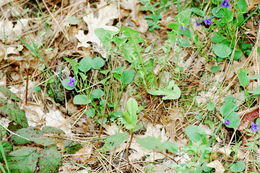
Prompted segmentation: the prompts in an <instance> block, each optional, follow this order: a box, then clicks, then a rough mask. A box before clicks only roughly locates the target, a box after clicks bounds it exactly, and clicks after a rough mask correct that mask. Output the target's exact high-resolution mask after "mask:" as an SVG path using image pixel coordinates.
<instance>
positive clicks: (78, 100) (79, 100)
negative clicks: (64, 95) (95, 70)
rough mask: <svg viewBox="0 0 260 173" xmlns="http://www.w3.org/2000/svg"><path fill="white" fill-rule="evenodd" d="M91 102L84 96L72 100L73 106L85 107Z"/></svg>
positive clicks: (76, 96)
mask: <svg viewBox="0 0 260 173" xmlns="http://www.w3.org/2000/svg"><path fill="white" fill-rule="evenodd" d="M90 102H91V100H90V99H89V98H88V97H87V96H86V95H82V94H80V95H75V96H74V98H73V103H74V104H75V105H87V104H89V103H90Z"/></svg>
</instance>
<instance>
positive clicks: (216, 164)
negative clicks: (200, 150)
mask: <svg viewBox="0 0 260 173" xmlns="http://www.w3.org/2000/svg"><path fill="white" fill-rule="evenodd" d="M207 167H210V168H214V169H215V173H224V172H225V168H224V167H223V165H222V164H221V162H220V161H218V160H214V161H213V162H210V163H208V164H207Z"/></svg>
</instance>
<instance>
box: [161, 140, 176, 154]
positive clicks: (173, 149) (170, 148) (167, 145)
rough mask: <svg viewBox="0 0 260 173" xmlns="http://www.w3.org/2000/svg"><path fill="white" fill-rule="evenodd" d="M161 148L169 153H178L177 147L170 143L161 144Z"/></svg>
mask: <svg viewBox="0 0 260 173" xmlns="http://www.w3.org/2000/svg"><path fill="white" fill-rule="evenodd" d="M162 147H163V148H165V149H166V150H168V151H169V152H171V153H177V152H178V145H177V144H175V143H172V142H163V143H162Z"/></svg>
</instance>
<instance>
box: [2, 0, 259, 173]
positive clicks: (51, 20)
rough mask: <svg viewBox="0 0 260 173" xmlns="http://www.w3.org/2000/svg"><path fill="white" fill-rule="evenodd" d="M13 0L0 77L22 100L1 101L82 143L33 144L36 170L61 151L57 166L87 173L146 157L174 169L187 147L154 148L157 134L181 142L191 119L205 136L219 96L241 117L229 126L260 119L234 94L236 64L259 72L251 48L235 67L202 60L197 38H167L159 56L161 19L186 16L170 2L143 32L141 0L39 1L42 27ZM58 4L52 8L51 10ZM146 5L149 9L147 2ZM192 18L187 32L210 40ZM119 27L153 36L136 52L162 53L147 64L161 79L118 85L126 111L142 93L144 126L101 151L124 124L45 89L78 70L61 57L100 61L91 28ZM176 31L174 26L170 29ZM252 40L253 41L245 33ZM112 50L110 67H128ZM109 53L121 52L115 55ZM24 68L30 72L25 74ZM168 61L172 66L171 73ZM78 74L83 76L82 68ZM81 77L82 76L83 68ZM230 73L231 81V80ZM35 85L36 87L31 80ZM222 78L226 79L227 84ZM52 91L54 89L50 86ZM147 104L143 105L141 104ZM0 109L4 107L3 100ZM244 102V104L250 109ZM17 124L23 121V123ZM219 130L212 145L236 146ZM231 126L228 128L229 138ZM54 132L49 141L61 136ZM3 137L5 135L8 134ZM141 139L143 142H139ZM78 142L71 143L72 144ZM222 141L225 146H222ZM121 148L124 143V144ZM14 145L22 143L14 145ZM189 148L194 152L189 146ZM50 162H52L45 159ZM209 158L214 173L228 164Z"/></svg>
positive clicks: (8, 124)
mask: <svg viewBox="0 0 260 173" xmlns="http://www.w3.org/2000/svg"><path fill="white" fill-rule="evenodd" d="M13 2H14V1H5V2H2V1H0V6H1V7H2V8H3V9H7V10H5V12H4V13H3V15H4V16H5V17H4V19H1V20H0V29H1V30H0V40H1V41H2V42H1V45H0V46H1V47H0V63H1V64H0V65H1V66H0V75H1V78H0V85H1V86H3V87H7V88H9V89H10V91H12V92H13V93H15V94H16V95H17V96H18V97H19V98H20V99H21V100H22V101H18V100H17V102H16V101H15V99H11V100H8V104H11V105H13V107H12V108H17V110H18V108H19V110H20V111H22V112H24V114H25V115H26V119H27V121H28V125H29V126H31V127H35V128H36V129H43V128H44V127H45V126H50V127H56V128H58V129H61V130H63V131H64V132H65V135H60V136H59V138H64V140H66V139H70V140H73V141H74V142H76V143H77V144H79V145H80V148H79V150H78V151H76V152H74V153H72V154H66V153H62V152H58V151H57V150H56V149H55V147H54V148H44V147H42V146H41V147H39V146H37V147H38V148H37V150H40V151H41V152H38V151H37V152H38V153H37V152H36V151H34V149H33V150H32V152H33V153H34V154H35V155H33V156H30V157H28V159H31V158H32V157H35V158H36V157H37V158H38V157H40V158H39V169H40V170H41V171H56V170H57V169H58V167H59V166H60V164H61V157H62V156H61V155H60V153H62V154H63V157H64V158H66V159H64V161H63V165H62V166H61V167H60V169H59V170H60V172H72V171H75V172H81V171H82V172H84V169H85V170H92V171H101V172H102V171H103V172H104V171H108V169H109V170H110V171H112V170H114V171H115V170H117V171H118V170H120V171H121V170H122V172H123V171H126V170H128V171H129V168H128V167H127V166H125V165H126V164H127V163H128V164H130V165H131V166H132V168H130V171H133V172H134V171H136V172H138V171H139V172H143V171H144V170H146V169H148V168H149V163H152V162H153V163H156V164H154V165H152V166H151V169H154V170H155V172H160V171H162V170H163V172H167V171H169V172H170V171H173V170H174V169H171V168H172V167H173V166H172V165H175V164H176V163H179V164H187V163H190V162H191V158H192V157H191V155H190V154H187V153H185V152H177V153H172V152H170V150H169V148H168V149H167V150H164V151H160V152H158V150H157V149H158V148H157V147H158V146H157V145H159V144H162V143H164V142H176V143H177V144H178V147H179V148H182V147H184V146H187V145H188V144H189V142H188V139H187V137H186V136H185V134H184V133H185V130H184V128H185V127H187V126H188V125H191V124H195V125H198V127H200V128H201V129H203V131H204V132H205V134H206V135H207V138H206V139H209V138H210V136H211V135H213V132H214V128H215V125H216V124H217V121H216V119H217V120H218V121H222V120H223V119H221V118H219V115H218V114H219V112H218V111H219V109H220V107H221V106H220V105H221V104H222V102H223V100H224V97H225V96H227V95H233V96H234V97H235V98H236V99H237V105H239V106H240V109H239V111H238V112H237V113H238V114H239V115H240V118H241V122H240V124H239V127H238V129H235V131H236V130H238V131H240V132H241V133H242V134H243V133H247V134H248V131H247V129H248V128H250V127H249V126H250V124H251V123H255V122H256V121H257V118H259V108H258V104H259V103H258V102H253V103H252V105H255V107H254V109H253V110H251V109H250V108H251V107H253V106H252V105H248V104H247V102H248V100H246V99H247V97H245V96H246V95H245V92H241V88H240V87H241V86H240V83H239V82H240V81H239V80H237V78H236V76H237V75H238V71H239V69H241V68H245V67H250V68H247V69H248V75H249V76H252V75H254V74H257V73H259V70H258V71H257V70H256V69H258V68H259V66H258V65H257V62H255V61H254V60H252V58H251V59H250V57H251V56H249V57H244V56H242V57H241V59H240V61H235V62H233V63H232V65H230V64H228V63H227V62H223V63H218V62H215V61H211V62H209V61H206V58H204V57H201V56H200V55H198V54H197V51H198V50H196V49H195V45H194V44H191V45H190V46H189V47H187V48H185V47H182V46H180V45H176V44H175V43H170V45H171V46H170V47H171V48H172V50H171V51H169V52H168V53H169V55H168V56H169V57H170V58H169V59H167V62H166V61H165V59H164V58H165V57H164V56H163V54H165V53H166V52H167V46H165V45H166V44H165V45H164V41H165V40H164V39H165V38H166V35H167V34H166V33H167V32H166V31H170V29H169V27H168V26H166V25H167V24H168V23H170V22H176V21H175V20H178V21H183V22H185V19H180V18H178V17H177V18H174V16H175V15H176V14H175V13H176V12H173V13H170V12H171V10H168V11H166V12H162V13H160V15H162V20H161V21H159V22H158V23H157V24H158V26H159V27H161V29H160V30H155V31H154V32H153V33H152V32H149V31H148V29H149V26H151V23H149V22H151V20H147V19H151V18H149V17H148V18H147V16H152V15H153V14H155V11H149V10H143V8H141V7H143V6H142V4H143V2H142V3H140V1H135V0H133V1H129V0H124V1H122V2H121V3H118V2H117V1H111V2H106V1H104V0H101V1H99V2H96V1H95V2H92V1H91V2H85V1H78V2H77V1H56V2H55V1H46V2H45V3H46V4H44V3H43V2H40V3H39V4H38V5H39V6H40V8H42V9H41V10H43V11H44V12H42V15H43V16H44V17H45V18H46V21H44V26H45V28H44V27H42V25H39V23H37V21H39V20H38V19H37V20H36V18H31V17H28V16H27V15H26V12H25V13H23V14H22V13H19V9H16V7H13V4H12V3H13ZM9 3H10V4H9ZM153 3H154V2H152V4H153ZM255 4H257V3H256V1H248V7H247V11H249V10H251V9H254V8H255ZM19 5H25V6H24V7H29V8H28V9H30V6H29V5H28V4H27V2H24V3H20V2H19ZM58 6H59V8H57V7H58ZM171 8H175V5H172V6H171V7H166V9H171ZM176 8H177V7H176ZM48 9H49V10H50V9H51V11H48ZM150 10H152V9H151V8H150ZM176 11H177V10H176ZM50 12H51V13H50ZM28 13H29V12H28ZM169 13H170V14H169ZM108 14H109V15H108ZM17 16H19V20H16V17H17ZM153 17H155V16H153ZM183 17H185V16H183ZM191 20H192V21H193V20H194V21H195V20H196V19H193V18H191ZM57 21H58V22H57ZM40 22H41V20H40ZM59 22H60V23H59ZM254 22H255V21H254V19H253V18H250V20H249V22H248V23H247V25H246V27H248V28H249V29H250V33H251V34H252V35H253V36H254V37H256V32H257V29H256V28H255V25H254ZM148 24H149V25H148ZM37 25H38V26H37ZM193 25H194V26H193V28H195V30H194V31H192V34H198V36H199V37H200V38H201V41H202V42H205V43H207V42H208V40H207V39H209V38H208V35H206V34H205V33H204V30H203V28H204V27H203V26H202V25H200V26H196V24H195V22H194V23H193ZM121 26H126V27H130V28H133V29H135V30H137V31H139V32H141V33H142V35H141V36H142V37H143V38H145V39H146V40H147V43H145V42H143V43H140V45H141V46H146V44H148V45H149V44H155V45H154V46H151V49H152V50H153V49H154V50H153V51H154V54H152V53H151V54H150V53H149V51H147V52H148V53H144V54H143V55H142V56H143V58H144V59H145V61H147V62H148V61H149V57H152V56H155V57H157V56H158V59H160V60H159V61H158V60H156V58H154V62H152V61H151V62H152V63H154V66H153V68H152V69H151V71H152V73H154V74H155V75H156V76H158V77H160V79H159V78H158V79H159V80H158V83H156V84H154V85H153V86H152V87H148V88H145V89H144V88H138V87H136V85H135V84H136V83H135V84H132V83H130V84H129V85H128V86H127V87H125V88H124V90H125V91H124V92H123V93H122V97H120V99H121V102H120V107H121V110H125V105H126V103H127V100H128V99H129V98H130V97H135V96H136V95H135V94H136V93H138V92H139V95H138V96H136V99H137V101H138V103H140V104H141V106H140V107H139V109H140V110H139V111H140V117H141V118H139V121H140V122H141V123H140V124H142V125H143V126H142V127H140V129H139V131H138V132H135V134H134V135H133V136H134V137H133V139H132V141H131V140H130V139H129V137H127V139H126V140H125V142H124V143H123V144H121V145H120V146H118V147H116V148H114V149H112V150H111V152H108V153H102V152H99V150H98V149H100V148H102V146H103V145H104V143H105V142H104V141H106V139H108V137H109V136H110V137H111V136H113V135H116V134H121V133H124V132H126V130H123V128H122V124H120V123H119V122H116V121H115V122H113V121H111V122H109V123H108V124H106V125H102V126H101V125H100V124H102V123H103V122H105V121H107V119H106V118H104V117H102V121H101V122H100V121H99V122H98V119H95V120H94V119H92V117H91V118H90V117H87V116H88V115H87V114H85V112H84V111H85V110H87V109H89V108H92V106H93V105H87V106H86V107H85V106H82V105H80V106H75V105H73V101H72V96H71V95H72V93H68V92H66V93H65V95H63V96H62V97H61V98H62V99H61V100H64V102H63V103H62V102H61V103H59V104H57V103H55V101H53V100H52V101H50V100H51V99H50V98H49V96H47V97H46V93H47V92H49V89H48V87H49V86H50V85H49V84H50V83H52V82H53V80H57V81H59V80H63V79H65V78H68V77H70V76H71V75H72V74H75V72H77V69H76V68H74V70H75V71H73V72H70V70H69V69H71V66H72V65H71V64H69V63H66V62H65V61H64V60H63V57H64V56H66V57H67V58H68V57H69V58H71V59H76V61H77V62H79V60H80V59H81V58H83V57H87V56H90V57H93V59H94V57H96V56H99V55H101V56H102V57H103V58H106V59H107V55H108V52H107V50H106V49H105V47H106V45H104V44H102V41H101V40H99V38H98V37H97V36H96V33H95V31H96V29H98V28H102V29H107V30H110V31H113V32H115V34H116V33H119V31H120V27H121ZM33 27H36V28H34V29H35V30H33ZM177 29H179V28H177ZM177 29H176V28H175V30H177ZM28 31H30V32H28ZM171 31H173V30H171ZM45 34H46V35H45ZM254 37H252V36H250V39H252V38H253V40H254ZM18 38H22V39H24V40H25V42H28V44H29V46H31V47H32V48H33V49H31V50H34V51H35V52H36V54H35V52H34V53H32V52H31V50H30V49H29V48H28V46H26V45H24V44H23V43H22V42H20V40H19V39H18ZM68 38H69V39H68ZM118 38H119V39H124V38H120V37H118ZM184 38H185V39H187V38H186V36H185V35H182V39H184ZM117 41H118V40H117ZM127 42H128V41H126V43H127ZM155 42H156V43H155ZM251 42H253V41H252V40H251ZM115 44H116V43H115ZM178 44H179V43H178ZM113 46H114V45H113ZM44 49H45V50H44ZM206 49H207V48H206ZM147 50H148V49H147ZM255 50H256V49H255ZM206 51H208V50H206ZM215 51H216V52H215V54H219V52H218V51H217V50H215ZM104 52H106V53H104ZM115 52H116V51H115ZM37 53H39V54H42V55H44V61H46V63H45V65H48V68H44V66H42V65H43V62H42V60H41V59H40V58H39V57H38V56H37ZM224 53H225V52H224ZM229 54H232V52H229ZM221 55H222V54H221ZM45 56H46V57H45ZM113 56H115V58H114V59H115V62H112V63H111V64H109V65H111V66H113V67H115V66H117V65H123V66H124V67H125V66H127V65H129V64H127V63H124V64H120V63H121V62H122V60H121V59H122V58H123V57H122V56H118V57H117V56H116V54H114V55H113ZM208 56H209V57H207V58H211V57H212V56H214V54H213V53H209V52H208ZM223 56H224V55H223ZM75 57H76V58H75ZM116 58H118V60H117V59H116ZM120 58H121V59H120ZM119 59H120V60H119ZM161 60H162V61H161ZM249 62H250V63H251V66H250V65H249ZM165 63H168V65H169V66H167V65H165ZM173 64H174V65H173ZM109 65H108V64H105V65H104V66H105V67H107V66H109ZM175 65H176V66H175ZM212 65H218V66H219V71H218V72H216V73H210V69H211V67H212ZM53 66H58V68H56V67H54V68H55V69H54V68H53ZM64 66H65V67H64ZM128 67H130V66H128ZM29 68H30V73H29V74H28V69H29ZM64 68H65V71H67V73H66V74H65V75H64V73H61V71H62V70H63V71H64ZM131 68H132V67H131ZM156 68H157V69H156ZM43 69H45V70H43ZM46 69H48V70H49V69H50V71H51V72H55V75H56V76H58V77H57V78H52V77H53V76H50V74H51V73H49V72H50V71H48V70H46ZM170 69H173V70H172V71H171V70H170ZM95 70H96V69H90V71H91V73H92V72H93V75H92V76H91V78H90V83H91V84H92V85H91V87H89V88H88V89H87V92H88V90H90V89H92V87H93V86H94V87H96V86H97V87H100V88H102V87H101V85H99V84H98V83H97V81H96V80H97V79H98V77H100V76H99V75H97V73H95V74H94V71H95ZM179 70H181V71H179ZM46 71H47V72H46ZM102 73H103V74H106V73H107V72H106V71H102ZM139 73H140V71H138V72H137V74H139ZM181 73H183V75H184V78H187V79H188V80H180V79H179V77H180V76H179V75H180V74H181ZM2 74H3V75H2ZM60 74H62V75H60ZM80 75H81V76H83V75H85V74H80ZM185 75H186V76H185ZM28 76H29V77H30V79H29V78H28ZM85 77H86V78H87V76H85ZM113 77H115V78H116V77H118V76H116V75H114V76H113ZM182 77H183V76H182ZM118 78H119V77H118ZM135 79H136V78H135ZM135 79H132V80H135ZM26 80H27V82H26ZM231 80H232V82H230V81H231ZM257 80H258V81H257ZM187 81H188V82H187ZM194 81H195V82H194ZM85 82H86V81H85ZM135 82H136V81H135ZM156 82H157V81H156ZM39 83H40V85H38V84H39ZM258 85H259V79H256V80H252V81H251V82H250V84H249V86H248V89H249V90H250V91H254V90H255V89H256V88H257V86H258ZM37 86H41V87H40V91H37ZM224 86H226V88H225V87H224ZM114 87H115V88H117V89H118V90H119V87H116V86H114ZM187 87H188V88H189V89H188V91H187V94H186V96H184V95H185V92H186V88H187ZM38 89H39V88H38ZM55 89H57V88H55ZM222 89H223V90H224V89H225V90H224V91H225V92H223V93H222V92H221V91H220V90H222ZM115 90H116V89H115ZM118 90H117V91H118ZM129 90H130V92H129ZM64 91H65V90H62V92H63V93H64ZM183 91H184V92H183ZM77 92H78V91H77ZM54 93H58V92H57V91H54ZM144 93H146V94H144ZM147 93H149V94H150V95H149V94H147ZM48 94H49V93H48ZM147 95H148V96H147ZM152 95H153V96H152ZM189 96H192V97H189ZM193 96H194V97H193ZM0 97H1V98H2V95H1V96H0ZM25 98H27V99H28V100H29V102H28V103H26V101H25ZM46 98H48V99H46ZM158 98H159V99H160V100H159V101H161V100H164V101H161V102H159V101H158ZM5 99H6V98H5ZM191 100H192V101H191ZM209 101H210V102H214V103H215V105H216V109H213V110H208V111H207V110H206V108H205V105H207V103H208V102H209ZM146 103H148V106H147V105H146ZM54 105H55V106H54ZM0 107H2V103H1V102H0ZM4 108H5V107H4ZM82 108H83V109H82ZM244 110H245V111H244ZM248 110H250V111H249V112H247V111H248ZM98 111H100V110H98ZM102 111H104V110H102ZM106 111H107V110H106ZM139 111H138V112H139ZM210 111H212V114H210V113H209V112H210ZM185 112H186V113H185ZM103 113H105V112H103ZM106 113H107V112H106ZM7 114H9V116H10V115H11V116H12V114H11V113H10V111H9V112H7ZM144 114H148V115H144ZM208 115H209V117H211V116H215V117H217V118H215V119H214V118H213V122H207V121H205V123H204V121H203V123H202V120H204V119H207V120H208V119H209V118H208ZM0 116H1V117H0V125H2V126H3V127H4V128H11V129H12V130H13V131H14V134H15V132H16V129H14V128H12V126H13V121H15V122H19V120H18V119H15V118H7V117H8V116H6V114H3V113H2V112H1V114H0ZM113 116H114V115H113ZM120 116H122V115H121V114H120V113H118V117H120ZM83 117H84V118H83ZM194 117H195V118H194ZM97 122H98V123H97ZM206 122H207V123H206ZM20 124H22V125H23V126H26V125H25V124H23V123H21V122H20ZM223 129H224V130H223V134H220V136H216V138H217V141H218V144H220V145H215V147H216V152H221V153H225V154H226V155H228V156H230V153H231V151H234V150H233V148H232V147H234V146H232V147H231V148H230V147H228V146H229V144H228V143H226V144H225V143H223V142H225V135H228V133H225V132H229V131H231V132H232V130H233V129H232V130H231V129H230V128H227V127H223ZM18 132H19V131H18ZM234 134H235V132H234V133H233V136H234ZM203 135H204V134H203ZM221 135H223V136H221ZM0 137H1V135H0ZM45 137H46V136H45ZM238 137H239V136H238ZM52 138H55V139H56V138H58V137H57V136H56V137H52ZM247 138H248V140H250V138H251V137H249V136H247ZM3 139H5V140H6V138H3ZM44 139H45V138H44ZM48 139H49V138H48ZM138 139H141V141H142V140H143V141H144V143H143V141H142V142H140V140H138ZM231 139H232V137H231ZM147 140H148V144H149V146H150V147H151V146H155V148H153V147H152V148H153V149H152V150H149V149H146V148H145V147H144V146H145V145H144V144H145V143H146V142H145V141H147ZM55 141H56V143H58V144H57V146H58V148H59V149H64V146H63V142H57V141H58V140H57V139H56V140H55ZM34 142H35V145H37V144H39V145H42V144H44V145H45V144H46V145H49V144H51V145H52V143H48V140H46V141H45V142H46V143H42V141H40V142H39V140H38V141H37V140H35V141H34ZM112 142H113V141H112ZM228 142H234V141H228ZM86 143H87V144H86ZM77 144H75V145H74V147H75V146H76V145H77ZM129 144H131V145H129ZM141 144H142V145H141ZM143 145H144V146H143ZM222 145H228V146H227V147H223V146H222ZM242 146H243V147H244V144H242ZM128 147H129V150H127V148H128ZM189 147H191V146H189ZM18 148H20V146H19V147H18ZM72 148H73V147H72ZM188 149H191V150H192V148H188ZM258 150H259V149H258ZM126 151H129V153H128V154H129V157H128V159H129V161H127V157H126ZM245 152H246V151H242V150H239V159H241V160H243V159H245V160H248V159H249V156H248V155H246V154H244V153H245ZM12 154H13V153H11V155H12ZM38 155H39V156H38ZM47 157H49V158H51V159H53V160H52V161H53V163H49V162H45V161H44V159H45V158H47ZM25 162H27V161H25ZM19 163H20V162H19ZM49 165H51V166H53V167H51V166H50V167H48V166H49ZM34 166H35V165H33V167H30V168H28V169H31V170H32V171H33V170H34V169H35V167H34ZM146 166H147V167H146ZM206 166H207V167H210V168H214V169H215V172H219V173H220V172H224V171H225V170H228V169H229V168H228V167H227V166H226V165H225V163H224V162H222V160H220V159H218V158H214V159H213V160H211V162H209V163H207V164H206ZM115 167H118V169H115ZM11 168H12V169H16V168H15V166H14V165H13V164H11Z"/></svg>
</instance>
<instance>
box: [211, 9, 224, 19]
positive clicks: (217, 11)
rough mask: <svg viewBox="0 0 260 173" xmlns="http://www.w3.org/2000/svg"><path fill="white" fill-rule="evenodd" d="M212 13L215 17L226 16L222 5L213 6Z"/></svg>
mask: <svg viewBox="0 0 260 173" xmlns="http://www.w3.org/2000/svg"><path fill="white" fill-rule="evenodd" d="M212 14H213V16H215V17H219V18H221V17H223V16H224V9H223V8H221V7H215V8H212Z"/></svg>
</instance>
